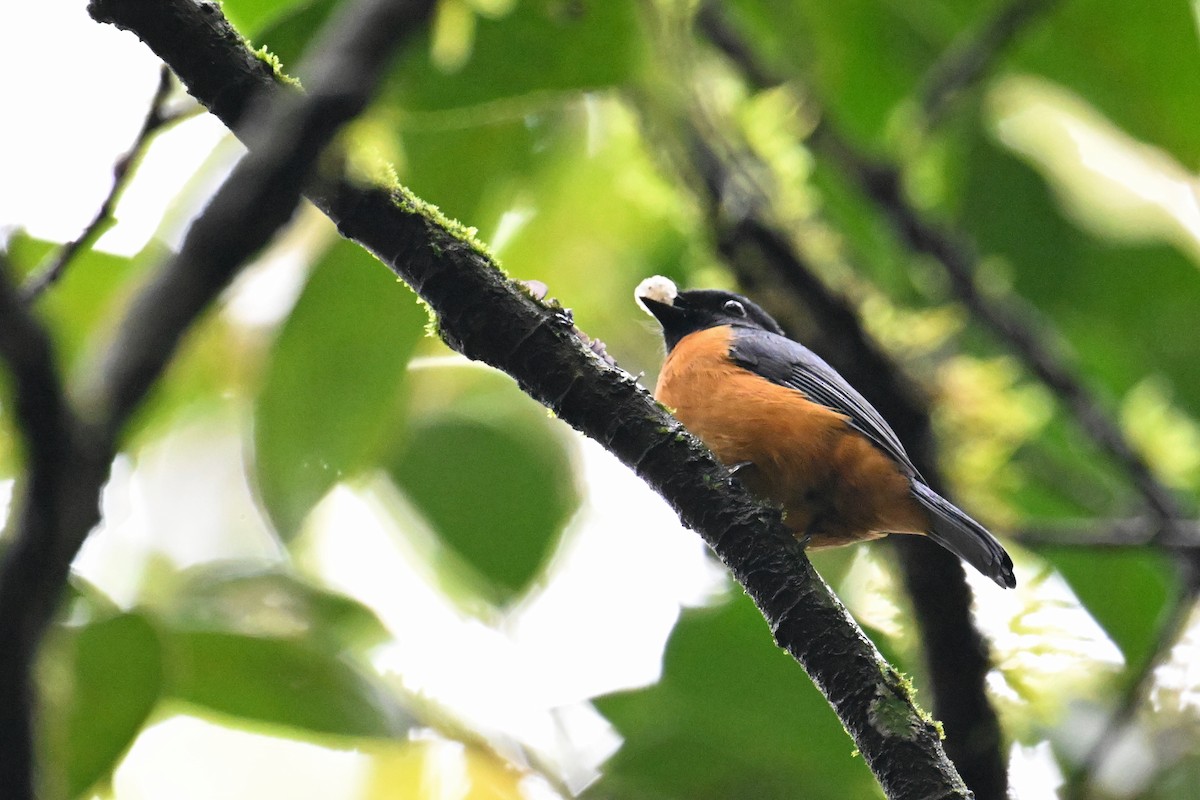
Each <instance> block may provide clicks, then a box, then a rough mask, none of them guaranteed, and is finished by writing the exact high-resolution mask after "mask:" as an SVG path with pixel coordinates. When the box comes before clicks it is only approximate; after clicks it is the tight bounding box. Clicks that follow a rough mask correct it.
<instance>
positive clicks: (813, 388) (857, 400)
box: [729, 328, 919, 476]
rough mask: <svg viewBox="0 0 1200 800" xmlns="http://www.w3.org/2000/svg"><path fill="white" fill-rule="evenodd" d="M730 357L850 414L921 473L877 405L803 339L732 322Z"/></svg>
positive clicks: (874, 439)
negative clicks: (807, 345)
mask: <svg viewBox="0 0 1200 800" xmlns="http://www.w3.org/2000/svg"><path fill="white" fill-rule="evenodd" d="M729 357H730V359H731V360H732V361H733V362H734V363H735V364H738V365H739V366H742V367H745V368H746V369H749V370H751V371H753V372H755V373H757V374H759V375H761V376H763V377H764V378H766V379H767V380H769V381H771V382H772V383H777V384H779V385H781V386H787V387H788V388H791V389H795V390H796V391H798V392H802V393H803V394H804V395H805V396H806V397H807V398H808V399H809V400H811V401H813V402H814V403H817V404H819V405H822V406H825V407H826V408H829V409H832V410H833V411H836V412H838V413H839V414H842V415H844V416H846V417H849V419H850V425H851V426H852V427H853V428H854V429H855V430H857V431H858V432H859V433H861V434H862V435H863V436H866V437H867V438H868V439H870V440H871V441H872V442H873V443H874V444H875V446H876V447H878V448H879V449H880V450H882V451H883V452H884V453H886V454H887V455H888V456H889V457H891V458H892V459H893V460H894V461H896V463H898V464H900V465H901V466H902V467H903V468H904V469H905V471H907V472H908V473H909V474H910V475H913V476H919V473H918V472H917V468H916V467H914V466H913V463H912V461H911V460H910V459H909V457H908V453H906V452H904V445H902V444H900V439H899V438H897V436H896V433H895V431H893V430H892V428H891V426H890V425H888V424H887V422H886V421H885V420H884V419H883V417H882V416H880V415H879V412H878V411H876V410H875V407H874V406H872V405H871V404H870V403H869V402H867V399H866V398H865V397H863V396H862V395H861V394H859V393H858V391H857V390H856V389H855V388H854V387H853V386H851V385H850V384H848V383H846V379H845V378H843V377H842V376H841V375H839V374H838V373H837V372H836V371H835V370H834V368H833V367H831V366H829V364H827V363H826V362H825V361H824V360H823V359H822V358H821V357H820V356H818V355H817V354H816V353H814V352H813V351H811V350H809V349H808V348H807V347H805V346H804V345H802V344H800V343H798V342H794V341H792V340H791V339H788V338H787V337H786V336H780V335H778V334H775V333H771V332H769V331H763V330H758V329H747V328H735V329H734V337H733V344H732V346H731V347H730V350H729Z"/></svg>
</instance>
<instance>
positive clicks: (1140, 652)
mask: <svg viewBox="0 0 1200 800" xmlns="http://www.w3.org/2000/svg"><path fill="white" fill-rule="evenodd" d="M1040 555H1042V557H1044V558H1045V559H1046V560H1048V561H1049V562H1050V563H1051V564H1053V565H1054V566H1055V567H1057V568H1058V569H1059V571H1060V572H1062V574H1063V577H1065V578H1066V579H1067V581H1068V582H1069V583H1070V584H1071V588H1072V589H1073V590H1074V591H1075V594H1077V595H1078V596H1079V599H1080V600H1081V601H1082V602H1083V605H1084V607H1085V608H1087V610H1088V612H1089V613H1090V614H1091V615H1092V616H1093V617H1095V618H1096V621H1097V622H1098V623H1100V625H1101V627H1103V628H1104V631H1105V632H1106V633H1107V634H1108V635H1109V636H1111V637H1112V639H1113V641H1114V642H1116V644H1117V647H1119V648H1121V652H1122V653H1123V654H1124V655H1125V659H1126V662H1127V663H1129V664H1131V665H1138V664H1141V663H1143V661H1144V660H1145V659H1146V657H1147V656H1148V655H1149V653H1150V649H1151V648H1152V647H1153V646H1154V644H1155V642H1156V639H1157V636H1158V629H1159V625H1160V624H1161V623H1162V621H1163V612H1164V611H1165V610H1166V607H1167V602H1168V601H1170V600H1171V599H1172V598H1173V597H1174V596H1175V592H1176V589H1177V579H1176V576H1175V571H1174V570H1173V569H1172V567H1171V565H1170V563H1169V561H1168V560H1167V559H1166V558H1165V557H1164V556H1163V555H1162V554H1160V553H1155V552H1146V551H1141V552H1139V551H1130V550H1121V551H1112V552H1104V553H1096V552H1093V551H1089V550H1086V549H1083V548H1063V549H1059V550H1052V549H1046V550H1044V551H1042V552H1041V553H1040ZM1117 586H1119V587H1120V591H1114V589H1113V587H1117Z"/></svg>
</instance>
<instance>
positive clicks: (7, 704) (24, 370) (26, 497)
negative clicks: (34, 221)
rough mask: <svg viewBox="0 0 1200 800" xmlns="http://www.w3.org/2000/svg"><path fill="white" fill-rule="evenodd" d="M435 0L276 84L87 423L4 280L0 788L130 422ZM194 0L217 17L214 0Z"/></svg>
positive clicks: (111, 360) (354, 11) (125, 335)
mask: <svg viewBox="0 0 1200 800" xmlns="http://www.w3.org/2000/svg"><path fill="white" fill-rule="evenodd" d="M430 5H431V4H430V3H429V2H422V3H413V2H409V0H362V2H360V3H356V4H354V5H353V6H348V7H347V8H346V9H345V11H344V12H343V13H342V14H340V15H338V16H337V17H336V18H335V21H334V22H333V23H331V27H330V28H329V29H328V30H327V31H324V32H323V33H322V36H321V37H320V39H319V44H318V45H317V46H316V52H317V56H316V58H315V59H314V61H315V63H314V65H313V69H312V74H314V75H315V76H316V78H315V79H314V81H313V83H314V87H315V88H314V91H313V92H312V93H311V94H309V95H308V96H300V95H298V94H294V93H293V94H290V95H280V96H279V100H280V102H278V103H272V104H271V106H270V108H269V109H268V111H267V113H266V114H265V115H264V117H263V119H262V122H261V123H259V124H257V125H255V127H254V128H253V129H252V133H251V134H250V136H249V138H251V140H252V141H254V142H255V143H256V145H257V146H256V147H255V148H254V149H253V150H251V151H250V153H249V154H248V155H247V156H245V157H244V158H243V159H242V160H241V161H240V162H239V163H238V165H237V166H236V167H235V168H234V170H233V172H232V173H231V174H230V176H229V178H228V179H227V180H226V181H225V183H224V184H223V185H222V186H221V188H220V189H219V190H218V192H217V194H216V196H215V197H214V198H213V200H212V202H211V203H210V204H209V206H208V208H207V209H205V211H204V213H203V214H202V215H201V216H200V217H199V218H198V219H197V220H196V222H195V223H194V224H193V226H192V228H191V230H190V231H189V233H188V236H187V238H186V239H185V241H184V244H183V247H182V250H181V251H180V253H179V255H178V256H176V258H175V259H173V260H172V261H171V262H170V263H168V264H166V265H165V266H164V267H163V269H162V270H161V272H160V274H159V275H158V277H157V278H156V279H155V280H154V281H152V282H151V283H150V285H149V286H147V287H146V288H145V289H144V290H143V291H142V293H141V295H140V296H139V297H138V298H136V299H135V300H134V302H133V304H132V306H131V309H130V311H129V312H128V314H127V316H126V318H125V320H124V324H123V325H122V327H121V329H120V331H119V333H118V336H117V339H116V341H115V342H114V344H113V345H112V346H111V347H110V349H109V353H108V358H107V359H106V361H105V363H104V364H103V368H102V373H101V379H100V390H99V392H98V395H99V397H98V399H97V401H95V402H94V403H93V405H92V406H91V407H89V408H88V409H87V411H88V412H89V420H93V421H90V422H88V423H80V422H79V421H78V420H77V418H76V417H75V415H74V413H73V412H72V411H71V409H70V407H69V406H68V405H67V403H66V400H65V398H64V395H63V392H62V387H61V386H60V380H59V377H58V374H57V371H56V370H55V368H54V359H53V354H52V353H51V351H50V346H49V339H48V337H47V336H46V335H45V332H44V331H42V330H41V328H40V326H39V325H38V324H37V323H36V321H34V320H33V318H32V317H31V316H29V315H28V312H27V311H26V310H25V309H24V307H23V306H22V305H21V304H20V302H19V301H18V299H17V296H16V293H15V291H14V290H13V289H12V288H11V286H10V285H9V284H8V283H7V281H6V280H5V281H0V355H2V356H3V357H4V359H5V361H6V362H7V363H8V365H9V369H10V371H11V372H12V374H13V376H14V379H15V384H16V387H15V388H16V396H17V405H18V423H19V425H20V427H21V430H22V431H23V433H24V436H25V437H26V440H27V443H28V449H29V458H28V469H29V477H28V479H27V481H26V484H25V486H24V487H23V492H22V493H21V496H20V498H19V508H20V514H19V516H18V518H17V522H16V530H15V535H14V540H13V542H12V544H11V545H10V546H9V548H8V549H7V550H6V551H5V553H4V558H3V562H2V563H0V737H2V738H0V786H3V787H4V790H5V797H6V798H11V800H28V799H29V798H32V797H34V795H35V774H34V767H33V763H34V760H33V753H32V742H31V739H32V737H31V730H32V726H31V724H30V720H31V716H32V710H33V688H32V676H31V670H32V666H33V663H34V660H35V657H36V654H37V646H38V643H39V642H40V640H41V637H42V634H43V633H44V631H45V630H46V628H47V626H48V625H49V624H50V621H51V618H52V616H53V613H54V610H55V608H56V607H57V604H58V600H59V598H60V597H61V595H62V591H63V588H64V586H65V585H66V581H67V576H68V573H69V570H70V564H71V561H72V560H73V559H74V557H75V555H76V553H78V551H79V548H80V547H81V546H82V544H83V541H84V539H85V538H86V537H87V534H88V533H89V532H90V531H91V529H92V528H93V527H94V526H95V525H96V523H97V522H98V521H99V517H100V513H99V504H100V493H101V490H102V488H103V485H104V482H105V481H106V480H107V478H108V470H109V466H110V464H111V463H112V459H113V457H114V455H115V452H116V441H117V438H118V436H119V434H120V431H121V429H122V427H123V426H124V423H125V422H126V421H127V420H128V419H129V416H130V414H132V412H133V411H134V410H135V409H136V408H137V406H138V405H139V404H140V402H141V401H142V399H144V397H145V395H146V393H147V391H148V390H149V388H150V387H151V385H152V384H153V383H154V382H155V381H156V380H157V379H158V377H159V375H160V374H161V372H162V370H163V369H164V368H165V366H166V364H167V362H168V361H169V359H170V358H171V356H172V355H173V354H174V350H175V347H176V345H177V344H178V342H179V341H180V339H181V338H182V336H183V334H184V333H185V332H186V330H187V329H188V328H189V327H190V325H191V324H192V323H193V322H194V321H195V320H196V318H197V317H198V316H199V315H200V313H201V312H202V311H203V310H204V309H205V308H206V307H207V306H208V305H209V303H211V301H212V300H213V299H214V298H215V297H216V296H217V294H218V293H219V292H220V291H221V289H222V288H223V287H224V286H225V285H227V283H228V281H229V280H230V278H232V276H233V274H234V273H235V272H236V269H237V267H238V266H239V265H241V264H242V263H243V262H244V261H245V260H246V259H247V258H249V257H250V256H252V255H253V254H254V253H255V252H256V251H257V250H258V249H259V248H261V247H262V246H263V245H264V244H265V243H266V242H267V240H268V239H269V238H270V236H271V235H272V234H273V233H274V232H275V230H276V229H277V228H278V227H279V226H281V225H282V224H283V223H285V222H286V221H287V220H288V218H289V217H291V215H292V213H293V212H294V210H295V208H296V206H297V204H298V203H299V201H300V187H301V186H302V185H303V183H304V180H305V178H306V176H307V175H308V173H309V171H310V168H311V166H312V164H313V162H314V161H315V160H316V157H317V156H318V155H319V154H320V152H321V151H322V150H323V149H324V147H325V145H326V144H328V142H329V141H330V140H331V139H332V137H333V135H334V134H335V133H336V132H337V130H338V129H339V128H340V126H341V125H342V124H344V123H346V122H348V121H349V120H350V119H351V118H352V117H353V116H355V115H356V114H357V113H359V112H360V111H361V110H362V109H363V108H365V106H366V103H367V100H368V98H369V95H370V92H371V89H372V88H373V87H374V86H375V85H376V84H377V83H378V80H379V78H380V76H381V75H382V74H383V67H384V65H385V64H386V63H387V61H388V59H389V56H390V55H391V53H393V52H394V51H395V47H396V45H397V44H398V40H399V39H400V38H401V34H403V33H407V32H410V31H411V30H412V28H413V27H414V26H415V24H417V23H418V22H419V21H420V20H421V19H422V18H423V17H424V15H425V14H426V13H427V12H428V9H429V7H430ZM192 9H193V10H195V11H196V12H197V13H201V14H209V15H219V14H218V13H217V11H216V7H215V6H192ZM317 120H320V122H319V123H318V122H317ZM248 203H249V205H248Z"/></svg>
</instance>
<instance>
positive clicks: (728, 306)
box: [637, 279, 783, 352]
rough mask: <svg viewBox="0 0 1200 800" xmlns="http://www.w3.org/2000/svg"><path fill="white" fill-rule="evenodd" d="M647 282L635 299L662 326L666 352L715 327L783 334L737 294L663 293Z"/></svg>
mask: <svg viewBox="0 0 1200 800" xmlns="http://www.w3.org/2000/svg"><path fill="white" fill-rule="evenodd" d="M653 280H654V279H650V281H653ZM662 280H665V279H662ZM650 281H643V283H642V286H639V287H638V290H639V291H638V294H637V299H638V301H639V303H640V304H641V305H642V307H643V308H645V309H646V310H647V311H649V312H650V313H651V314H653V315H654V318H655V319H657V320H658V321H659V323H660V324H661V325H662V329H663V339H665V340H666V343H667V351H668V352H670V351H671V350H672V349H673V348H674V347H675V345H676V344H678V343H679V340H680V339H682V338H683V337H685V336H687V335H688V334H689V333H696V332H697V331H702V330H705V329H707V328H715V327H717V326H719V325H729V326H731V327H734V328H758V329H761V330H764V331H770V332H771V333H777V334H780V335H781V336H782V335H783V330H782V329H781V328H780V327H779V323H777V322H776V321H775V320H773V319H771V316H770V315H769V314H768V313H767V312H766V311H763V310H762V308H760V307H759V306H758V305H756V304H755V303H752V302H751V301H749V300H747V299H746V298H745V297H742V296H741V295H740V294H734V293H733V292H723V291H720V290H717V289H693V290H691V291H686V292H674V291H673V290H674V284H671V285H670V289H671V290H672V291H668V292H664V291H662V289H661V284H656V285H653V286H651V287H650V288H645V287H647V286H648V284H650ZM668 283H669V282H668Z"/></svg>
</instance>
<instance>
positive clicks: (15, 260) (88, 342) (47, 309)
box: [8, 233, 159, 374]
mask: <svg viewBox="0 0 1200 800" xmlns="http://www.w3.org/2000/svg"><path fill="white" fill-rule="evenodd" d="M58 248H59V245H57V244H54V243H51V242H46V241H42V240H39V239H32V238H30V237H28V236H26V235H24V234H22V233H16V234H14V235H13V236H12V237H11V238H10V239H9V241H8V257H9V260H10V261H11V262H12V266H13V270H14V272H15V273H16V274H17V275H22V276H24V275H28V274H29V273H31V272H32V271H34V270H36V269H37V267H38V266H39V265H40V264H42V263H43V261H44V259H45V258H46V257H47V256H49V255H51V254H52V253H55V252H56V251H57V250H58ZM158 249H159V248H158V247H157V246H155V245H151V246H150V247H148V248H147V250H146V252H144V253H143V254H141V255H139V256H137V257H135V258H132V259H130V258H124V257H122V256H114V255H110V254H108V253H102V252H99V251H97V250H85V251H82V252H80V253H78V254H77V255H76V256H75V258H74V259H73V260H72V261H71V263H70V264H69V266H68V268H67V271H66V272H65V273H64V274H63V276H62V278H60V279H59V280H58V281H57V282H56V283H54V285H52V286H51V287H50V288H48V289H47V290H46V292H45V294H43V295H42V296H41V297H40V298H39V299H38V302H37V309H38V312H39V314H40V315H41V316H43V318H44V319H46V321H47V323H48V325H49V328H50V333H51V336H52V337H53V339H54V344H55V348H56V355H57V357H58V359H59V363H60V364H61V365H62V366H63V367H64V369H65V371H66V372H67V373H68V374H70V373H71V372H72V371H73V370H75V369H76V368H77V367H78V365H79V363H80V361H81V360H82V358H83V357H84V356H87V355H90V354H91V353H92V351H94V350H95V349H96V345H97V344H99V343H102V342H104V341H105V340H106V338H107V334H108V333H109V332H110V331H111V329H112V328H113V326H114V325H115V323H116V321H117V320H118V319H119V313H120V311H121V309H122V307H123V304H124V301H125V300H126V299H127V297H128V295H129V292H130V290H131V288H132V286H133V285H134V283H135V279H136V278H137V277H138V276H140V275H141V274H142V273H143V272H145V268H146V266H147V265H148V264H151V263H154V262H155V261H156V260H157V256H158V255H159V253H158V252H156V251H157V250H158Z"/></svg>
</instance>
